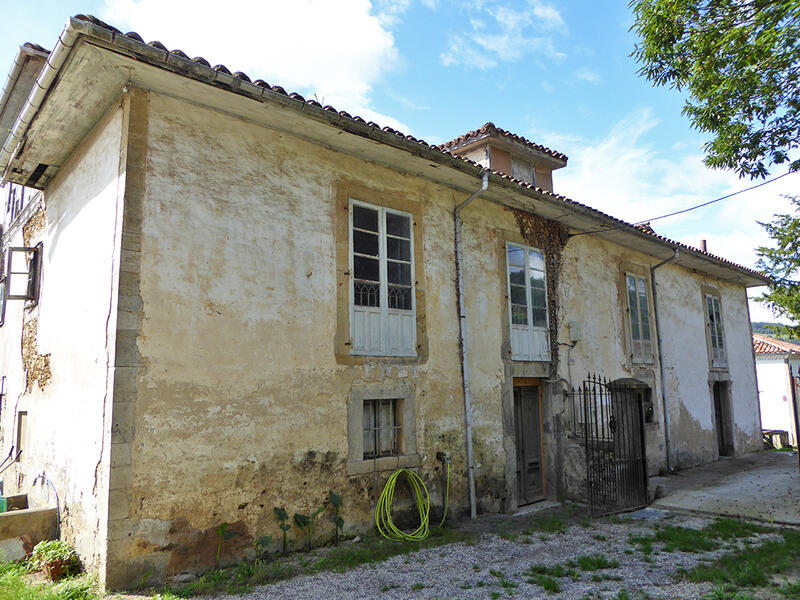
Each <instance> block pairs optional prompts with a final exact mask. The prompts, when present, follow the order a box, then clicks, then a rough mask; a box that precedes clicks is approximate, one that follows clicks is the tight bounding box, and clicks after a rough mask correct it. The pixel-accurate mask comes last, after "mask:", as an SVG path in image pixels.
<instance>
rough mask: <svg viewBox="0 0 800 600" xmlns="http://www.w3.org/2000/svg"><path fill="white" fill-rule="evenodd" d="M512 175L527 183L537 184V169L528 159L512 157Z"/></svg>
mask: <svg viewBox="0 0 800 600" xmlns="http://www.w3.org/2000/svg"><path fill="white" fill-rule="evenodd" d="M511 176H512V177H513V178H514V179H519V180H520V181H524V182H525V183H530V184H532V185H536V171H535V170H534V167H533V165H532V164H531V163H529V162H528V161H527V160H520V159H518V158H512V159H511Z"/></svg>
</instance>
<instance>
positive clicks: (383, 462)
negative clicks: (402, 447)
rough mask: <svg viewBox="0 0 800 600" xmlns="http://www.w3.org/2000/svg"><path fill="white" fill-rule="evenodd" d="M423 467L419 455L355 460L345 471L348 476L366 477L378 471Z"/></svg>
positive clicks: (348, 464)
mask: <svg viewBox="0 0 800 600" xmlns="http://www.w3.org/2000/svg"><path fill="white" fill-rule="evenodd" d="M420 465H422V459H421V458H420V456H419V454H406V455H401V456H383V457H381V458H371V459H369V460H354V461H350V462H348V463H347V465H346V467H345V471H346V472H347V475H348V476H353V475H366V474H367V473H375V472H378V471H394V470H395V469H412V468H414V467H419V466H420Z"/></svg>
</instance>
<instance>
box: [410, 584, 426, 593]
mask: <svg viewBox="0 0 800 600" xmlns="http://www.w3.org/2000/svg"><path fill="white" fill-rule="evenodd" d="M424 588H425V584H424V583H415V584H414V585H412V586H411V589H412V590H413V591H417V590H421V589H424Z"/></svg>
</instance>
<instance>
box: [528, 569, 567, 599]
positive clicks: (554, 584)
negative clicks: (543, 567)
mask: <svg viewBox="0 0 800 600" xmlns="http://www.w3.org/2000/svg"><path fill="white" fill-rule="evenodd" d="M528 583H530V584H532V585H538V586H539V587H540V588H542V589H543V590H544V591H546V592H550V593H551V594H557V593H558V592H560V591H561V585H559V583H558V581H556V580H555V579H553V578H552V577H550V576H549V575H544V574H543V573H537V574H535V575H534V576H533V577H530V578H528Z"/></svg>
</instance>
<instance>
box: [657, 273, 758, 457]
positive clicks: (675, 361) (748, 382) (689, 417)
mask: <svg viewBox="0 0 800 600" xmlns="http://www.w3.org/2000/svg"><path fill="white" fill-rule="evenodd" d="M657 278H658V279H657V280H658V282H659V290H658V294H659V310H660V316H661V321H662V331H663V332H665V333H666V332H674V333H671V334H670V335H664V343H663V346H664V371H665V377H666V381H667V398H668V403H669V409H670V424H671V431H672V445H673V450H674V459H675V460H674V462H675V466H676V467H677V468H687V467H691V466H694V465H698V464H702V463H706V462H710V461H712V460H716V458H718V457H719V452H718V450H717V442H716V434H715V426H716V420H715V417H714V402H713V392H712V388H713V384H714V381H728V382H729V389H730V403H731V407H732V419H733V438H734V439H733V443H734V452H735V453H736V454H737V455H738V454H743V453H746V452H752V451H756V450H758V449H759V448H760V444H761V442H760V439H761V432H760V419H759V414H758V404H757V402H756V399H757V397H758V392H757V388H756V381H755V366H754V361H753V352H752V338H751V330H750V320H749V315H748V309H747V304H746V299H745V296H744V291H743V290H742V288H740V287H738V286H734V285H732V284H729V283H725V282H722V281H718V280H715V279H712V278H709V277H704V276H702V275H699V274H696V273H690V272H688V271H686V270H685V269H681V268H680V267H675V266H672V265H667V266H665V267H663V268H662V269H659V271H658V275H657ZM704 291H713V292H714V293H716V294H718V295H719V296H720V300H721V305H722V320H723V326H724V333H725V343H726V344H727V353H728V367H727V369H725V370H715V369H712V368H711V363H710V359H709V354H710V353H709V350H708V346H707V342H706V322H705V313H704V310H705V309H704V304H703V302H704ZM678 333H679V334H680V335H678Z"/></svg>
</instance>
